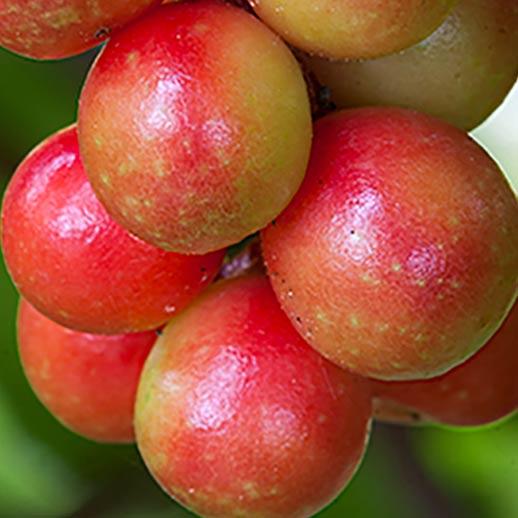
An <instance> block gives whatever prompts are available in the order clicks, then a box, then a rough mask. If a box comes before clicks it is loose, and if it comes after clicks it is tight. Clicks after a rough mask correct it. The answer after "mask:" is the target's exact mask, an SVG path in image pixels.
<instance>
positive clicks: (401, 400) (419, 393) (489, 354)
mask: <svg viewBox="0 0 518 518" xmlns="http://www.w3.org/2000/svg"><path fill="white" fill-rule="evenodd" d="M517 370H518V304H515V306H514V308H513V309H512V310H511V313H510V315H509V316H508V318H507V320H506V321H505V322H504V324H503V325H502V327H501V328H500V329H499V330H498V332H497V333H496V335H495V336H494V337H493V338H492V339H491V340H490V341H489V342H488V343H487V344H486V345H485V346H484V347H483V348H482V349H481V350H480V351H479V352H478V353H477V354H476V355H475V356H473V357H472V358H470V359H469V360H468V361H467V362H466V363H464V364H462V365H460V366H459V367H457V368H455V369H453V370H452V371H450V372H448V373H446V374H444V375H443V376H440V377H438V378H434V379H431V380H426V381H413V382H372V388H373V394H374V395H375V397H376V398H377V400H378V401H377V418H378V419H380V420H382V421H383V420H389V421H399V420H400V419H402V420H403V422H405V423H406V422H408V419H406V416H407V415H408V413H415V414H417V415H420V416H421V419H423V420H427V421H432V422H436V423H441V424H446V425H453V426H480V425H484V424H488V423H492V422H494V421H497V420H499V419H502V418H504V417H506V416H508V415H510V414H512V413H513V412H515V411H516V410H517V409H518V383H517V381H516V372H517ZM394 406H396V407H397V406H400V416H399V417H398V416H396V415H394V413H393V408H394ZM405 409H407V411H406V412H405Z"/></svg>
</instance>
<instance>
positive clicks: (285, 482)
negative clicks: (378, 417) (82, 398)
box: [135, 276, 371, 518]
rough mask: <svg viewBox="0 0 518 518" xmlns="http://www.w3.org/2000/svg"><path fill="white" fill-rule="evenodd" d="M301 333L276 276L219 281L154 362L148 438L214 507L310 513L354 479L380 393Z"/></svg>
mask: <svg viewBox="0 0 518 518" xmlns="http://www.w3.org/2000/svg"><path fill="white" fill-rule="evenodd" d="M368 393H369V392H368V390H365V385H364V384H363V383H362V381H361V380H359V379H357V378H354V377H352V376H351V375H350V374H348V373H347V372H345V371H342V370H340V369H338V368H337V367H335V366H334V365H332V364H331V363H329V362H327V361H326V360H325V359H324V358H322V357H321V356H320V355H318V354H317V353H316V352H315V351H313V350H312V349H311V348H310V347H309V346H308V345H307V344H306V343H305V342H304V341H303V340H302V338H300V336H299V335H298V334H297V332H296V331H295V330H294V329H293V327H292V326H291V324H290V322H289V320H288V319H287V318H286V316H285V315H284V313H283V312H282V311H281V309H280V308H279V305H278V303H277V301H276V300H275V296H274V294H273V292H272V290H271V287H270V285H269V283H268V281H267V280H266V278H265V277H262V276H247V277H241V278H237V279H232V280H227V281H223V282H220V283H217V284H216V285H214V286H212V287H211V288H209V290H207V292H206V294H204V295H202V296H201V297H200V298H199V299H197V301H195V302H194V304H192V305H191V306H190V307H189V308H188V309H187V310H185V311H184V312H182V313H181V314H180V315H178V316H177V317H176V318H175V319H174V320H173V321H172V322H171V324H170V325H168V326H167V327H166V328H165V331H164V334H163V335H162V337H161V338H160V339H159V341H158V342H157V345H156V348H155V349H154V350H153V352H152V354H151V355H150V357H149V360H148V361H147V362H146V365H145V368H144V371H143V374H142V379H141V383H140V385H139V389H138V395H137V405H136V414H135V418H136V420H135V429H136V434H137V444H138V446H139V449H140V452H141V453H142V455H143V457H144V460H145V462H146V464H147V466H148V468H149V469H150V470H151V473H152V474H153V476H154V477H155V478H156V479H157V481H158V482H159V483H160V485H161V486H162V487H163V488H164V489H165V490H166V491H167V492H168V493H169V494H170V495H171V496H172V497H174V498H176V499H177V500H178V501H180V502H181V503H182V504H183V505H185V506H187V507H188V508H190V509H192V510H193V511H194V512H196V513H198V514H200V515H202V516H211V517H225V518H230V517H234V516H235V517H237V516H261V517H282V518H285V517H294V516H297V517H307V516H312V515H313V514H314V513H315V512H317V511H318V510H319V509H321V508H322V507H323V506H325V505H326V504H327V503H329V502H330V501H331V500H332V499H333V498H334V497H335V496H336V495H337V494H338V492H340V491H341V490H342V489H343V487H344V486H345V484H346V483H347V482H348V481H349V479H350V478H351V476H352V475H353V473H354V471H355V470H356V468H357V466H358V464H359V462H360V460H361V458H362V455H363V451H364V448H365V444H366V439H367V434H368V428H369V421H370V414H371V402H370V400H369V396H368Z"/></svg>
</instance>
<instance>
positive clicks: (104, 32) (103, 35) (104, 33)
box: [94, 27, 110, 40]
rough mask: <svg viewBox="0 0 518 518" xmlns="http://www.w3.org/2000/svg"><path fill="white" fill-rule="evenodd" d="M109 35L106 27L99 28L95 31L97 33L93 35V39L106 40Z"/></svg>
mask: <svg viewBox="0 0 518 518" xmlns="http://www.w3.org/2000/svg"><path fill="white" fill-rule="evenodd" d="M109 34H110V29H109V28H108V27H101V28H100V29H98V30H97V32H96V33H95V34H94V38H95V39H96V40H101V39H104V38H106V37H107V36H108V35H109Z"/></svg>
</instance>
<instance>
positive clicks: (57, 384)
mask: <svg viewBox="0 0 518 518" xmlns="http://www.w3.org/2000/svg"><path fill="white" fill-rule="evenodd" d="M156 339H157V334H156V333H155V332H154V331H146V332H144V333H135V334H126V335H116V336H106V335H91V334H87V333H79V332H77V331H71V330H70V329H67V328H65V327H62V326H60V325H59V324H56V323H54V322H53V321H52V320H49V319H48V318H47V317H45V316H43V315H42V314H41V313H39V312H38V311H36V310H35V309H34V308H33V307H32V306H31V305H30V304H29V303H28V302H26V301H25V300H23V299H22V301H21V303H20V308H19V312H18V346H19V353H20V359H21V362H22V365H23V369H24V371H25V374H26V376H27V379H28V380H29V383H30V384H31V387H32V389H33V390H34V392H35V393H36V395H37V396H38V398H39V399H40V401H41V402H42V403H43V404H44V405H45V407H46V408H47V409H48V410H49V411H50V412H51V413H52V414H53V415H54V416H55V417H56V418H57V419H58V420H59V421H61V422H62V423H63V424H64V425H65V426H66V427H67V428H69V429H70V430H73V431H74V432H76V433H77V434H79V435H82V436H84V437H86V438H88V439H91V440H94V441H98V442H111V443H127V442H133V441H134V432H133V413H134V406H135V395H136V392H137V384H138V380H139V378H140V373H141V371H142V367H143V365H144V362H145V360H146V358H147V356H148V354H149V351H150V350H151V347H152V346H153V344H154V343H155V341H156Z"/></svg>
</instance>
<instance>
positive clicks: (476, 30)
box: [307, 0, 518, 130]
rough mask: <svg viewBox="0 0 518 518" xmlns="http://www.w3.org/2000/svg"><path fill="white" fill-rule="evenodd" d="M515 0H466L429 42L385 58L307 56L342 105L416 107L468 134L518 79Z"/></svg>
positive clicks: (517, 29) (333, 96)
mask: <svg viewBox="0 0 518 518" xmlns="http://www.w3.org/2000/svg"><path fill="white" fill-rule="evenodd" d="M516 49H518V9H517V7H516V1H515V0H493V1H491V2H488V1H487V0H461V1H460V2H459V3H458V4H457V6H456V7H455V8H454V9H453V11H452V12H451V14H450V16H449V17H448V18H447V19H446V21H445V22H444V23H443V24H442V25H441V27H440V28H439V29H437V30H436V31H435V32H434V33H433V34H432V35H431V36H429V37H428V38H427V39H426V40H425V41H423V42H421V43H418V44H417V45H415V46H413V47H411V48H409V49H406V50H404V51H403V52H400V53H398V54H393V55H391V56H387V57H384V58H380V59H376V60H370V61H360V62H352V61H351V62H345V61H342V62H331V61H327V60H325V59H320V58H316V57H315V58H308V59H307V63H308V66H309V68H310V69H311V70H312V71H313V72H315V74H316V76H317V77H318V79H319V80H320V81H321V82H322V83H323V84H325V85H326V86H328V87H329V88H330V90H331V97H332V99H333V101H334V102H335V103H336V105H337V106H338V107H340V108H346V107H354V106H367V105H397V106H402V107H407V108H415V109H418V110H420V111H423V112H426V113H428V114H430V115H434V116H436V117H439V118H442V119H445V120H446V121H448V122H450V123H451V124H454V125H455V126H458V127H460V128H464V129H467V130H469V129H473V128H474V127H476V126H478V125H479V124H480V123H481V122H483V121H484V120H485V119H486V118H487V117H488V116H489V115H490V114H491V113H492V112H493V111H494V110H495V109H496V108H497V106H499V105H500V104H501V102H502V101H503V100H504V97H505V96H506V95H507V93H508V92H509V90H510V89H511V87H512V86H513V84H514V82H515V80H516V76H517V75H518V54H517V52H516Z"/></svg>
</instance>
